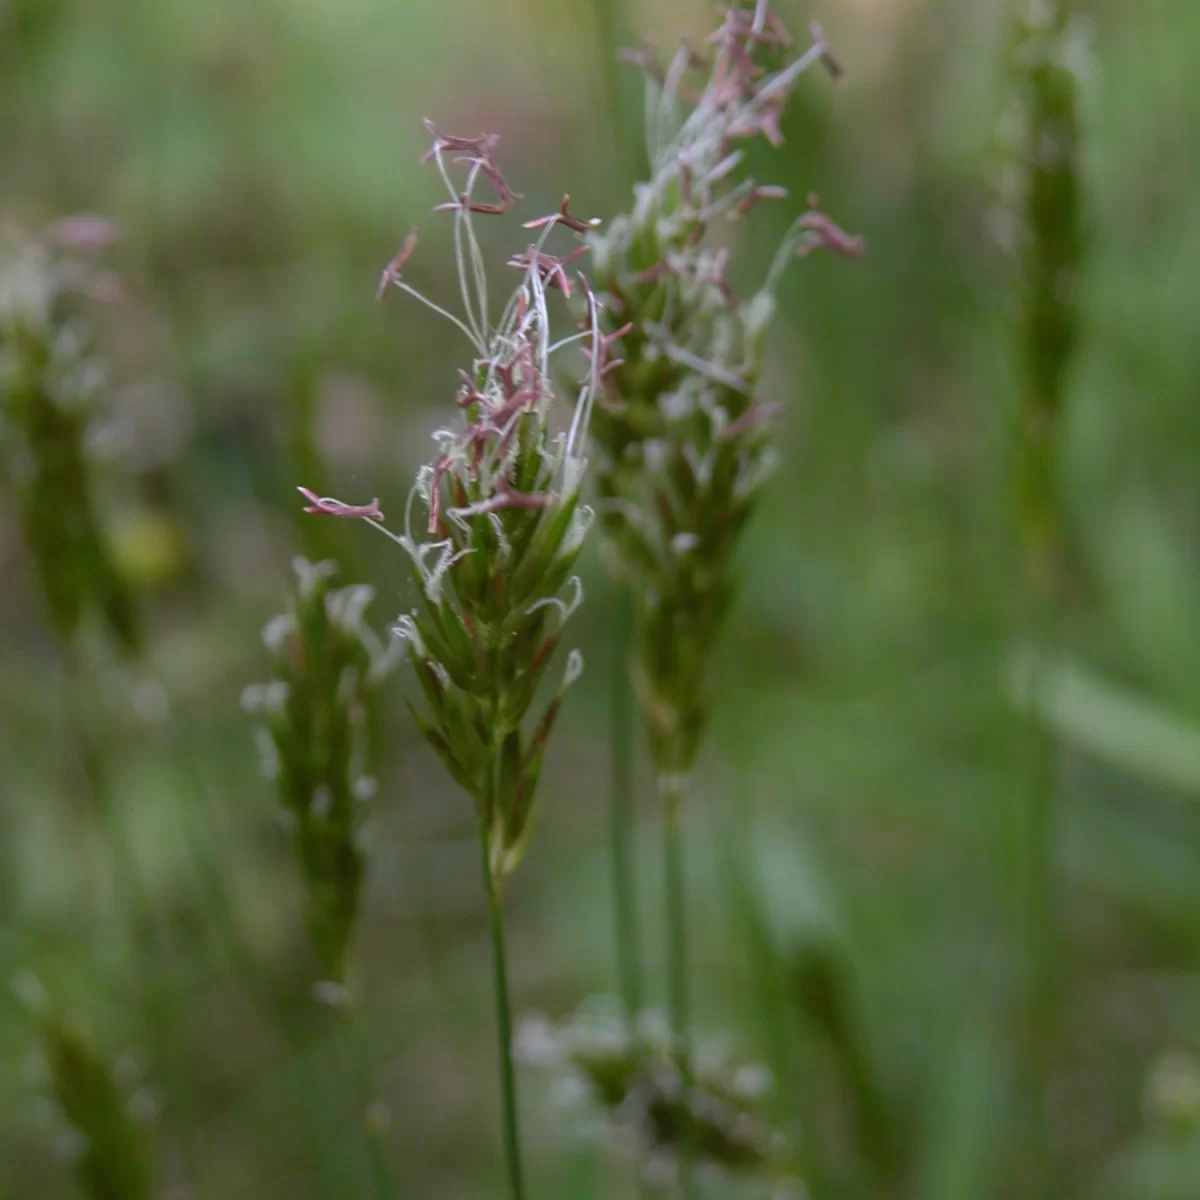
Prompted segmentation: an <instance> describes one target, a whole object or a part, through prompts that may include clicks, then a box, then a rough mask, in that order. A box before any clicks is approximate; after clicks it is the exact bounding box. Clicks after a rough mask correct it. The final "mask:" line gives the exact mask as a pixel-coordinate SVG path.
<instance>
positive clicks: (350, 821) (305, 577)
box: [243, 558, 390, 984]
mask: <svg viewBox="0 0 1200 1200" xmlns="http://www.w3.org/2000/svg"><path fill="white" fill-rule="evenodd" d="M295 571H296V588H295V591H294V592H293V594H292V596H291V598H290V600H289V604H288V609H287V611H286V612H284V613H281V614H280V615H279V616H276V617H274V618H272V620H271V621H270V622H269V623H268V624H267V626H266V628H265V629H264V630H263V640H264V641H265V642H266V645H267V649H268V650H269V652H270V654H271V658H272V663H273V673H272V678H271V680H270V682H268V683H265V684H256V685H254V686H252V687H249V688H247V689H246V692H245V693H244V695H243V704H244V706H245V707H246V708H247V709H248V710H249V711H250V712H252V713H254V714H255V715H256V716H258V717H259V718H260V719H261V720H262V722H263V724H262V726H261V727H260V730H259V740H260V746H261V750H262V756H263V764H264V768H265V770H266V772H267V774H268V775H269V776H270V777H271V778H272V779H273V780H274V781H275V785H276V788H277V791H278V795H279V800H280V803H281V806H282V811H283V813H284V815H285V819H286V822H287V824H288V826H289V828H290V829H291V831H292V834H293V837H294V839H295V847H296V856H297V860H298V862H299V866H300V875H301V878H302V880H303V883H304V889H305V918H306V921H307V924H308V928H309V932H310V934H311V936H312V939H313V944H314V946H315V948H316V951H317V954H318V956H319V958H320V960H321V966H322V968H323V970H324V972H325V975H326V978H327V979H328V980H329V981H330V982H333V983H339V984H342V983H345V981H346V974H347V966H348V962H349V956H350V949H351V939H352V934H353V930H354V922H355V918H356V916H357V913H358V904H359V895H360V892H361V890H362V879H363V871H364V854H363V848H362V845H361V838H360V836H359V835H360V831H361V827H362V822H363V815H364V812H365V809H366V804H367V801H368V800H369V799H370V798H371V796H372V795H373V794H374V791H375V778H374V774H373V769H374V764H375V758H376V754H375V750H376V746H375V739H374V738H373V736H372V734H373V725H374V717H375V707H376V703H377V691H378V685H379V683H380V681H381V680H382V679H383V678H384V676H385V675H386V673H387V670H388V667H389V665H390V658H389V655H388V654H387V652H386V651H385V649H384V648H383V646H382V645H381V644H380V642H379V640H378V639H377V638H376V637H375V635H374V633H373V632H372V630H371V629H370V627H369V626H368V625H367V623H366V619H365V612H366V608H367V605H368V604H369V603H370V601H371V598H372V592H371V589H370V588H368V587H363V586H355V587H346V588H337V587H335V586H334V581H335V579H336V575H337V568H336V566H335V565H334V564H333V563H331V562H324V563H318V564H316V565H314V564H312V563H309V562H307V561H306V560H305V559H302V558H298V559H296V562H295Z"/></svg>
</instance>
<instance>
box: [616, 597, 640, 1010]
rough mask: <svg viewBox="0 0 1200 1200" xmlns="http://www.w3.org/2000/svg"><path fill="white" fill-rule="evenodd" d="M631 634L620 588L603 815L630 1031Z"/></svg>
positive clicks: (633, 950) (635, 1000)
mask: <svg viewBox="0 0 1200 1200" xmlns="http://www.w3.org/2000/svg"><path fill="white" fill-rule="evenodd" d="M632 639H633V603H632V598H631V597H630V594H629V590H628V589H627V588H622V589H621V596H620V599H619V601H618V605H617V615H616V627H615V629H614V630H613V650H612V655H613V656H612V679H611V683H610V704H611V708H610V712H609V719H610V725H609V754H610V758H609V766H610V774H609V791H608V818H609V838H610V866H611V867H612V889H613V901H614V905H615V908H614V916H615V919H616V941H617V977H618V980H619V984H620V989H621V1000H622V1003H623V1004H624V1006H625V1015H626V1018H627V1019H628V1021H629V1027H630V1031H631V1033H632V1032H633V1030H634V1028H635V1026H636V1021H637V1014H638V1013H639V1012H640V1011H641V1007H642V964H641V948H640V946H639V937H638V920H637V911H638V910H637V883H636V879H637V876H636V872H635V870H634V849H633V831H634V813H633V687H632V685H631V683H630V680H629V651H630V646H631V644H632Z"/></svg>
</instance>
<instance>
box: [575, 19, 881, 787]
mask: <svg viewBox="0 0 1200 1200" xmlns="http://www.w3.org/2000/svg"><path fill="white" fill-rule="evenodd" d="M706 55H707V56H705V55H701V54H699V53H697V52H696V50H695V49H693V48H692V47H691V46H689V45H686V44H685V45H684V46H683V47H682V48H681V50H680V51H679V53H678V54H677V55H676V56H675V58H674V60H673V61H672V62H671V64H670V66H669V67H668V68H667V69H666V70H665V71H663V70H661V69H659V68H658V67H657V66H656V65H655V64H654V63H653V62H652V61H651V60H650V58H649V57H648V56H647V55H645V54H638V55H635V56H633V57H634V58H635V59H636V61H638V62H639V63H640V64H641V65H642V66H643V68H644V69H645V71H646V75H647V85H646V86H647V110H646V137H647V146H648V150H649V155H650V162H651V170H652V176H651V178H650V179H649V180H648V181H647V182H645V183H641V184H638V185H637V186H636V188H635V201H634V206H633V210H632V211H631V212H630V213H628V214H627V215H625V216H622V217H619V218H617V219H616V220H614V221H613V222H612V223H611V225H610V226H609V228H608V229H607V230H606V231H605V232H603V233H600V232H596V233H593V234H592V235H591V236H590V241H591V244H592V248H593V255H594V271H595V277H596V279H597V283H598V286H599V287H600V288H601V289H602V292H603V293H604V295H605V297H606V299H607V300H608V313H609V314H611V316H607V314H606V316H607V319H606V320H605V322H604V325H603V330H604V335H605V336H604V345H605V349H606V350H607V351H609V355H608V358H607V360H606V361H605V363H604V366H603V369H602V371H601V377H602V383H603V387H602V390H601V393H600V395H599V396H598V398H597V404H596V417H595V436H596V442H597V446H598V448H599V451H600V453H599V455H598V464H597V475H598V481H599V489H600V494H601V498H602V502H603V512H604V520H605V532H606V540H607V547H608V550H609V557H610V560H611V561H612V562H613V563H614V565H615V566H616V568H617V569H618V571H619V573H621V574H622V575H624V576H626V577H627V578H628V579H630V581H631V582H632V584H633V586H634V592H635V595H636V596H637V598H638V603H639V616H640V621H639V625H640V644H641V652H640V654H639V657H638V664H637V679H636V682H637V685H638V689H639V693H640V696H641V699H642V702H643V706H644V708H645V710H646V713H647V716H648V721H649V728H650V736H651V743H652V750H653V753H654V758H655V762H656V764H657V765H658V767H659V770H660V773H661V772H669V773H674V772H680V771H685V770H686V769H687V768H688V767H689V766H690V765H691V762H692V760H693V758H694V756H695V752H696V747H697V744H698V741H699V737H700V734H701V731H702V727H703V722H704V717H705V711H706V705H705V703H704V701H703V698H702V697H703V692H704V677H705V667H706V664H707V661H708V659H709V657H710V654H711V650H712V647H713V644H714V642H715V639H716V637H717V634H718V632H719V630H720V629H721V627H722V625H723V622H724V619H725V616H726V614H727V612H728V609H729V605H730V601H731V599H732V594H733V578H732V569H731V560H732V556H733V552H734V549H735V547H736V545H737V541H738V535H739V533H740V532H741V530H742V528H743V527H744V526H745V523H746V520H747V518H748V517H749V515H750V513H751V511H752V509H753V506H754V502H755V500H756V499H757V497H758V495H759V493H760V491H761V489H762V486H763V483H764V482H765V480H766V478H767V477H768V475H769V474H770V472H771V469H772V467H773V465H774V462H775V451H774V448H773V447H772V445H771V440H770V436H769V430H768V426H769V422H770V419H771V418H772V416H773V415H774V414H775V412H776V411H777V408H776V406H774V405H771V404H768V403H765V402H764V401H763V400H762V399H761V398H760V397H759V395H758V390H757V382H758V375H759V368H760V362H761V354H762V344H763V337H764V334H765V332H766V329H767V326H768V324H769V322H770V319H771V316H772V313H773V310H774V307H775V301H774V292H775V289H776V285H777V284H778V281H779V278H780V276H781V275H782V273H783V270H784V268H785V267H786V265H787V263H788V262H789V260H790V259H792V258H793V257H796V256H800V257H803V256H805V255H807V254H809V253H812V252H813V251H815V250H828V251H831V252H833V253H837V254H840V255H843V256H847V257H857V256H858V255H860V254H861V253H862V252H863V250H864V246H863V243H862V241H861V239H859V238H855V237H851V236H849V235H847V234H846V233H845V232H844V231H842V230H841V229H840V228H839V227H838V226H837V225H836V224H835V223H834V222H833V221H832V220H831V219H830V218H829V217H828V216H827V215H826V214H825V213H823V212H821V211H820V209H819V207H818V204H817V202H816V200H815V198H812V199H810V204H809V209H808V211H807V212H805V213H804V214H803V215H801V216H800V217H799V218H798V219H797V220H796V221H795V223H794V224H793V226H792V227H791V229H790V230H789V232H788V234H787V236H786V237H785V239H784V241H783V244H782V245H781V246H780V248H779V252H778V254H777V255H776V257H775V261H774V263H773V264H772V266H771V269H770V271H769V273H768V275H767V278H766V279H765V281H764V283H763V284H762V286H761V287H760V288H759V289H758V291H757V292H756V293H755V294H754V295H753V296H752V297H751V298H750V299H749V300H748V301H746V302H742V301H741V300H739V298H738V296H737V295H736V294H735V292H734V290H733V288H732V287H731V285H730V283H729V280H728V265H729V250H728V248H727V247H726V246H723V245H716V244H715V240H716V239H714V238H713V237H710V234H711V233H712V232H713V231H714V230H715V229H716V228H717V227H718V225H719V224H725V223H727V222H729V221H738V220H741V219H743V218H744V217H746V216H747V215H748V214H749V213H750V212H751V211H752V210H753V209H755V208H756V207H757V206H758V205H759V204H760V203H762V202H764V201H777V200H780V199H782V198H783V197H785V196H786V194H787V193H786V192H785V191H784V189H782V188H779V187H774V186H771V185H763V184H760V183H758V182H757V181H755V180H754V179H752V178H749V177H748V176H745V175H744V172H743V171H742V169H741V168H742V161H743V157H744V154H743V150H742V149H741V148H740V143H742V142H744V141H746V140H747V139H750V138H755V137H762V138H765V139H766V140H767V141H769V142H771V143H772V144H773V145H778V144H779V143H780V142H781V141H782V134H781V133H780V126H779V120H780V116H781V114H782V112H783V108H784V105H785V103H786V100H787V97H788V95H789V93H790V92H791V90H792V89H793V88H794V86H795V84H796V82H797V80H798V79H799V78H800V76H801V75H802V74H803V73H804V72H805V71H806V70H807V69H808V68H809V67H811V66H814V65H817V64H822V63H823V64H824V65H825V66H826V67H828V68H829V69H830V70H831V71H833V72H834V73H835V74H840V71H841V67H840V64H838V63H837V60H836V59H834V58H833V56H832V54H831V52H830V50H829V48H828V46H827V45H826V43H825V40H824V37H823V35H822V34H821V32H820V30H819V28H817V27H815V26H814V28H813V42H812V44H811V46H810V47H809V48H808V50H807V51H805V53H803V54H801V55H799V56H798V57H791V56H790V43H789V39H788V36H787V33H786V31H785V30H784V28H783V26H782V24H781V23H780V21H779V20H778V18H777V17H776V16H775V15H774V14H773V13H772V12H771V10H770V8H769V6H768V5H767V4H766V3H765V0H760V2H759V3H757V4H756V5H754V6H752V7H746V6H745V5H741V4H733V5H731V6H730V7H729V8H727V9H726V10H724V20H723V22H722V24H721V26H720V27H719V28H718V29H717V30H715V31H714V32H713V34H712V35H711V36H710V37H709V38H708V41H707V45H706ZM697 77H698V78H699V82H698V84H697V85H695V86H693V84H692V82H691V81H692V80H693V79H695V78H697Z"/></svg>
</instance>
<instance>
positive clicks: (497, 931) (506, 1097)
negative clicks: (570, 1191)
mask: <svg viewBox="0 0 1200 1200" xmlns="http://www.w3.org/2000/svg"><path fill="white" fill-rule="evenodd" d="M479 859H480V864H481V870H482V875H483V889H484V893H485V895H486V897H487V906H488V928H489V932H490V934H491V940H492V985H493V991H494V993H495V1002H496V1041H497V1045H498V1057H499V1063H500V1103H501V1108H502V1110H503V1120H504V1161H505V1166H506V1167H507V1170H508V1184H509V1191H510V1193H511V1195H512V1197H513V1200H522V1197H523V1196H524V1195H525V1189H524V1184H523V1182H522V1176H521V1136H520V1126H519V1120H518V1114H517V1085H516V1077H515V1074H514V1072H513V1056H512V1012H511V1010H510V1007H509V999H508V960H507V957H506V955H505V951H504V908H503V905H502V903H501V900H500V893H499V891H498V889H497V887H496V879H495V876H494V875H493V873H492V864H491V854H490V852H489V848H488V834H487V827H486V826H485V825H484V824H483V823H482V822H480V824H479Z"/></svg>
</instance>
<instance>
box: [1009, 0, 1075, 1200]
mask: <svg viewBox="0 0 1200 1200" xmlns="http://www.w3.org/2000/svg"><path fill="white" fill-rule="evenodd" d="M1070 10H1071V5H1070V3H1069V2H1068V0H1047V2H1045V3H1042V2H1039V3H1036V4H1031V3H1026V2H1025V0H1022V2H1021V3H1020V4H1019V5H1018V8H1017V12H1016V17H1015V20H1014V36H1013V40H1012V46H1011V50H1010V60H1011V66H1012V86H1011V97H1010V105H1009V111H1008V112H1007V113H1006V114H1005V117H1006V119H1005V120H1004V121H1002V122H1001V127H1002V128H1003V129H1005V130H1006V131H1008V138H1009V141H1010V143H1011V145H1010V146H1009V147H1008V149H1009V151H1010V153H1009V155H1008V161H1007V167H1008V172H1007V175H1008V178H1009V179H1010V180H1012V181H1013V183H1012V184H1011V185H1010V186H1011V187H1012V190H1013V194H1012V195H1010V196H1008V197H1006V199H1008V200H1009V202H1010V204H1011V210H1010V212H1009V213H1008V214H1007V216H1008V217H1009V218H1010V219H1009V220H1008V222H1007V223H1006V226H1005V228H1006V229H1007V230H1008V231H1009V233H1010V241H1011V248H1012V249H1013V251H1014V252H1015V255H1016V261H1017V267H1018V280H1017V290H1016V299H1017V310H1016V320H1015V328H1014V332H1015V335H1016V350H1017V353H1018V356H1019V363H1020V370H1021V378H1020V387H1021V393H1020V401H1019V405H1018V408H1017V413H1016V439H1015V443H1016V444H1015V454H1014V463H1013V479H1014V489H1015V492H1016V527H1017V533H1018V537H1019V540H1020V552H1021V555H1022V558H1023V564H1022V566H1023V575H1024V600H1023V608H1024V611H1023V613H1022V614H1021V616H1022V623H1023V625H1024V634H1025V636H1026V638H1027V639H1028V640H1029V642H1030V643H1031V644H1032V646H1033V647H1034V648H1035V653H1036V650H1037V648H1038V647H1040V646H1042V645H1043V644H1045V643H1047V642H1050V641H1054V640H1057V639H1058V638H1059V637H1060V636H1061V624H1062V621H1063V618H1064V616H1065V611H1064V610H1065V598H1064V588H1063V578H1062V575H1063V566H1064V559H1065V548H1066V538H1065V532H1064V528H1063V525H1064V521H1063V510H1062V504H1061V500H1060V496H1059V472H1060V464H1061V458H1062V454H1061V441H1062V436H1063V415H1064V410H1065V407H1066V382H1067V371H1068V369H1069V367H1070V364H1071V360H1072V357H1073V353H1074V349H1075V344H1076V342H1077V338H1078V318H1079V312H1078V301H1077V291H1078V279H1079V268H1080V263H1081V260H1082V237H1081V224H1080V219H1079V188H1080V182H1079V122H1078V86H1079V79H1078V76H1077V71H1078V65H1079V64H1080V63H1081V62H1082V61H1084V57H1081V55H1080V54H1079V53H1078V51H1079V49H1080V47H1079V46H1078V45H1077V44H1076V40H1077V37H1078V29H1077V27H1076V26H1075V25H1074V24H1073V22H1072V20H1071V11H1070ZM1041 674H1042V672H1041V670H1040V669H1039V668H1036V667H1035V669H1034V672H1033V674H1032V675H1031V676H1030V678H1029V679H1028V680H1027V688H1028V694H1027V696H1026V697H1025V700H1026V703H1027V711H1029V712H1031V713H1032V712H1036V711H1037V710H1038V709H1040V708H1041V704H1040V703H1039V702H1038V699H1037V697H1038V694H1039V692H1040V690H1041V688H1042V686H1043V685H1042V681H1041ZM1026 726H1027V730H1028V743H1027V750H1026V762H1025V768H1024V775H1023V779H1022V784H1021V786H1022V801H1021V805H1020V822H1021V830H1020V836H1021V851H1020V853H1021V871H1020V880H1019V889H1020V897H1021V910H1022V911H1021V914H1020V921H1021V930H1020V937H1021V941H1022V944H1023V953H1024V959H1025V973H1026V988H1025V991H1026V996H1025V1038H1024V1041H1025V1043H1026V1047H1025V1048H1026V1053H1025V1056H1024V1058H1025V1062H1024V1067H1025V1071H1024V1075H1025V1079H1024V1085H1025V1087H1024V1090H1025V1109H1026V1114H1027V1118H1028V1129H1027V1131H1026V1137H1027V1139H1028V1147H1029V1164H1030V1172H1031V1179H1030V1181H1029V1186H1030V1189H1031V1190H1030V1193H1029V1194H1030V1195H1034V1196H1039V1197H1049V1196H1051V1195H1053V1194H1054V1189H1055V1186H1056V1185H1055V1183H1054V1166H1053V1162H1052V1147H1051V1144H1050V1139H1049V1112H1048V1107H1047V1094H1048V1087H1049V1075H1050V1072H1051V1068H1052V1063H1051V1052H1052V1050H1053V1045H1054V1039H1055V1036H1056V1033H1057V1028H1058V1024H1059V1013H1058V1003H1057V1000H1056V994H1057V991H1058V976H1059V969H1058V959H1059V953H1058V942H1059V938H1060V926H1061V914H1060V911H1059V901H1058V896H1057V879H1056V845H1057V840H1058V807H1059V796H1058V790H1057V786H1056V781H1055V777H1054V758H1055V751H1056V747H1055V741H1054V739H1053V737H1052V736H1051V735H1050V734H1049V733H1048V732H1047V731H1046V730H1045V729H1044V728H1043V727H1042V726H1041V725H1040V724H1039V723H1038V722H1037V718H1036V717H1030V718H1029V720H1028V721H1027V722H1026Z"/></svg>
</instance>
